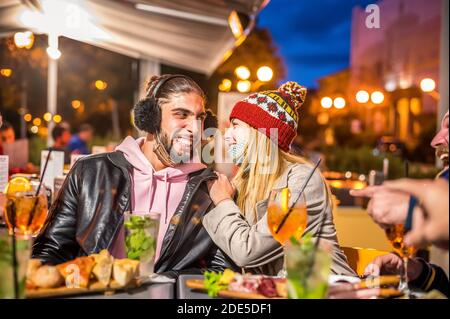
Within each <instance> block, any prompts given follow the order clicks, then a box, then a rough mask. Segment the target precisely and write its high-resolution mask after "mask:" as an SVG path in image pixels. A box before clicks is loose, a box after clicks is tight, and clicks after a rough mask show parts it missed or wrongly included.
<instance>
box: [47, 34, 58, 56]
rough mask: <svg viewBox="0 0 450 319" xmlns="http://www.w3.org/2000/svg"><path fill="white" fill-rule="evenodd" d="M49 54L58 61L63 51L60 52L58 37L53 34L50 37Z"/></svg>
mask: <svg viewBox="0 0 450 319" xmlns="http://www.w3.org/2000/svg"><path fill="white" fill-rule="evenodd" d="M47 54H48V56H49V57H50V58H52V59H53V60H58V59H59V58H60V57H61V51H59V50H58V35H56V34H52V33H50V34H49V35H48V48H47Z"/></svg>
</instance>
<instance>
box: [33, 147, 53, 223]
mask: <svg viewBox="0 0 450 319" xmlns="http://www.w3.org/2000/svg"><path fill="white" fill-rule="evenodd" d="M51 154H52V149H49V151H48V154H47V159H46V160H45V164H44V169H43V170H42V174H41V178H40V181H39V185H38V188H37V190H36V194H34V197H36V199H35V200H34V204H33V209H32V210H31V212H30V216H29V217H28V224H27V225H28V226H30V224H31V223H32V222H33V218H34V214H35V211H36V206H37V204H38V202H39V197H38V196H39V191H40V190H41V187H42V183H43V182H44V175H45V172H46V171H47V165H48V162H49V161H50V155H51Z"/></svg>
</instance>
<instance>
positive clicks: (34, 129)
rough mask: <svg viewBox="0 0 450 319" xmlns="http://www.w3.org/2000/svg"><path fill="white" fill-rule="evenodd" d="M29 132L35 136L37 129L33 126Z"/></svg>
mask: <svg viewBox="0 0 450 319" xmlns="http://www.w3.org/2000/svg"><path fill="white" fill-rule="evenodd" d="M30 131H31V133H33V134H37V132H39V128H38V127H37V126H36V125H33V126H32V127H31V128H30Z"/></svg>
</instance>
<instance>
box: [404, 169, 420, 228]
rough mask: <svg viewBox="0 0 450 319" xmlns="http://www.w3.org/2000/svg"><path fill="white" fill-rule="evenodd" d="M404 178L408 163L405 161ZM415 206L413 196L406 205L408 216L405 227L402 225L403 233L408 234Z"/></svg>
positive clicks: (407, 172) (415, 200)
mask: <svg viewBox="0 0 450 319" xmlns="http://www.w3.org/2000/svg"><path fill="white" fill-rule="evenodd" d="M404 169H405V177H406V178H408V177H409V162H408V161H405V166H404ZM416 205H417V198H416V197H414V196H410V197H409V204H408V214H407V215H406V220H405V225H404V231H405V233H406V232H409V231H410V230H411V228H412V222H413V213H414V208H415V207H416Z"/></svg>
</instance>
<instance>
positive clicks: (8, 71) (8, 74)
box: [0, 69, 12, 78]
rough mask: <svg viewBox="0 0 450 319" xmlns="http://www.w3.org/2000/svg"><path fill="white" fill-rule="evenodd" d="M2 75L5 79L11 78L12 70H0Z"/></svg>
mask: <svg viewBox="0 0 450 319" xmlns="http://www.w3.org/2000/svg"><path fill="white" fill-rule="evenodd" d="M0 74H1V75H2V76H4V77H5V78H9V77H10V76H11V75H12V70H11V69H0Z"/></svg>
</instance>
